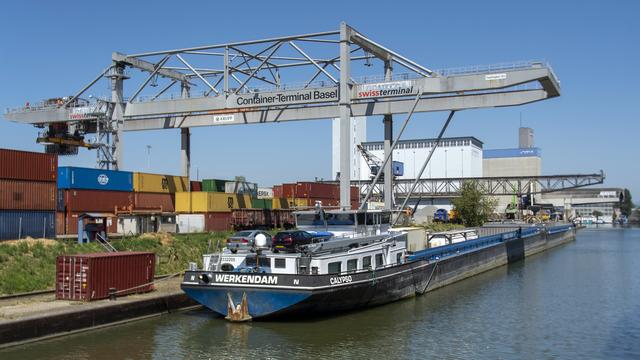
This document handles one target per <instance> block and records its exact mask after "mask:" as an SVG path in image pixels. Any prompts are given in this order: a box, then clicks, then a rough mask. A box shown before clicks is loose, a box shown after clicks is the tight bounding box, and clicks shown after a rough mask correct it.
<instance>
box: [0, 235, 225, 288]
mask: <svg viewBox="0 0 640 360" xmlns="http://www.w3.org/2000/svg"><path fill="white" fill-rule="evenodd" d="M228 235H229V233H212V234H189V235H186V234H185V235H169V234H145V235H142V236H138V237H127V238H122V239H113V240H112V241H111V243H112V245H113V246H114V247H115V248H116V249H118V250H119V251H125V250H128V251H151V252H154V253H156V255H157V260H158V261H157V264H156V275H163V274H174V273H176V272H179V271H183V270H185V269H186V268H187V267H188V264H189V262H197V263H198V265H199V266H200V265H202V254H203V253H205V252H207V251H214V250H215V249H216V248H219V247H220V246H222V245H223V244H224V240H225V239H226V238H227V236H228ZM104 251H105V250H104V248H103V247H102V246H100V244H97V243H91V244H77V243H76V242H74V241H71V240H66V241H62V240H46V239H42V240H33V239H28V240H19V241H6V242H2V243H0V295H2V294H15V293H21V292H28V291H36V290H46V289H53V288H55V273H56V269H55V261H56V257H57V256H58V255H65V254H81V253H92V252H104Z"/></svg>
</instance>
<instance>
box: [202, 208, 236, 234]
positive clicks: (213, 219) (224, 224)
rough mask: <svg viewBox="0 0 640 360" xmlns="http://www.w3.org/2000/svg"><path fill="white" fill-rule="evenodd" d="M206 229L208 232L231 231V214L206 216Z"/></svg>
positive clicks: (207, 214) (218, 213)
mask: <svg viewBox="0 0 640 360" xmlns="http://www.w3.org/2000/svg"><path fill="white" fill-rule="evenodd" d="M204 229H205V230H206V231H229V230H232V227H231V213H230V212H209V213H205V214H204Z"/></svg>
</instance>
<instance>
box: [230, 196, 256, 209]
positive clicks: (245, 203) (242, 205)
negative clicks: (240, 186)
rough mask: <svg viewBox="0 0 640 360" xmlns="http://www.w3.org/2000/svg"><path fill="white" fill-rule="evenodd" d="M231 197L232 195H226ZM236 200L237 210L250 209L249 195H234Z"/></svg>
mask: <svg viewBox="0 0 640 360" xmlns="http://www.w3.org/2000/svg"><path fill="white" fill-rule="evenodd" d="M227 195H233V194H227ZM236 196H237V199H238V209H251V208H252V206H251V195H246V194H245V195H236Z"/></svg>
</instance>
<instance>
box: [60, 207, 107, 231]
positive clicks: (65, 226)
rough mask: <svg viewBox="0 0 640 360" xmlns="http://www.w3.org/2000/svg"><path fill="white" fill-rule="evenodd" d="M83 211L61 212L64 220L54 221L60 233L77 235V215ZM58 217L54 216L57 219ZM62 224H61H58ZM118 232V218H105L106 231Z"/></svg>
mask: <svg viewBox="0 0 640 360" xmlns="http://www.w3.org/2000/svg"><path fill="white" fill-rule="evenodd" d="M82 213H84V212H72V213H66V214H64V213H63V219H64V221H63V222H62V223H56V228H58V227H60V226H61V227H60V230H61V231H62V232H61V235H62V234H65V235H78V215H80V214H82ZM57 219H58V218H56V220H57ZM60 224H62V225H60ZM117 232H118V219H117V218H116V217H113V218H111V219H107V233H109V234H115V233H117Z"/></svg>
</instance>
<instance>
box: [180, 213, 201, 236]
mask: <svg viewBox="0 0 640 360" xmlns="http://www.w3.org/2000/svg"><path fill="white" fill-rule="evenodd" d="M176 224H177V225H178V233H180V234H188V233H201V232H205V228H204V214H178V215H176Z"/></svg>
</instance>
